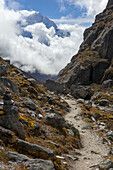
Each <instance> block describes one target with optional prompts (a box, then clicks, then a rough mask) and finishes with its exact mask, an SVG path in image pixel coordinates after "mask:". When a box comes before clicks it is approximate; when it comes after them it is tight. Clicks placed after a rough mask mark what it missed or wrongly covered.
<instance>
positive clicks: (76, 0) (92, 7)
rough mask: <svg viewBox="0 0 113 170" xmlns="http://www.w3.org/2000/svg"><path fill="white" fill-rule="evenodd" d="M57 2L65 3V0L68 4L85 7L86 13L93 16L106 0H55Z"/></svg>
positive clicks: (101, 8)
mask: <svg viewBox="0 0 113 170" xmlns="http://www.w3.org/2000/svg"><path fill="white" fill-rule="evenodd" d="M57 1H58V2H59V3H61V6H62V4H64V5H65V3H66V2H67V3H68V4H69V5H74V6H75V7H77V6H79V7H80V8H85V9H86V10H87V11H86V15H87V16H92V17H94V16H95V15H97V14H98V13H100V12H102V10H103V9H104V8H105V7H106V5H107V2H108V0H89V1H88V0H57Z"/></svg>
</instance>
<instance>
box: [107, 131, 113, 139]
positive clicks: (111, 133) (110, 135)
mask: <svg viewBox="0 0 113 170" xmlns="http://www.w3.org/2000/svg"><path fill="white" fill-rule="evenodd" d="M106 136H107V137H108V139H109V140H111V141H113V131H109V132H108V133H107V134H106Z"/></svg>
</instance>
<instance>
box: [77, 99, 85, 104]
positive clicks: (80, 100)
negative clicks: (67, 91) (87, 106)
mask: <svg viewBox="0 0 113 170" xmlns="http://www.w3.org/2000/svg"><path fill="white" fill-rule="evenodd" d="M77 102H79V103H84V102H85V101H84V99H78V100H77Z"/></svg>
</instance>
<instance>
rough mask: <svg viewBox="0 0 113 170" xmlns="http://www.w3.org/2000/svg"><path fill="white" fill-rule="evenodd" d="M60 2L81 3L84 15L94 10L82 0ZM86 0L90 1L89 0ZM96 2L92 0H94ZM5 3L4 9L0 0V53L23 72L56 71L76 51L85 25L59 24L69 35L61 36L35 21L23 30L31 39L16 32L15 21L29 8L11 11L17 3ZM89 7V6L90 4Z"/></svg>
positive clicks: (63, 65) (92, 12)
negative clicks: (28, 33) (7, 4)
mask: <svg viewBox="0 0 113 170" xmlns="http://www.w3.org/2000/svg"><path fill="white" fill-rule="evenodd" d="M63 1H68V2H69V3H70V4H73V5H79V6H81V8H83V7H84V6H85V7H86V8H87V15H93V14H94V13H95V10H94V9H92V8H89V6H88V5H86V2H87V1H86V0H81V3H80V4H79V1H78V0H76V1H75V0H62V2H63ZM90 1H91V2H92V3H93V4H94V2H93V1H92V0H90ZM98 1H99V0H96V1H95V3H97V2H98ZM101 1H102V0H101ZM9 2H10V8H7V7H6V5H5V1H4V0H0V55H1V56H3V57H5V58H9V59H10V60H11V62H12V63H14V64H16V65H17V66H18V67H20V68H22V69H24V70H25V71H31V72H34V71H36V70H38V71H39V72H40V73H43V74H51V75H54V74H57V73H58V72H59V71H60V70H61V69H62V68H63V67H65V65H66V64H67V63H68V62H69V61H70V59H71V57H72V56H73V55H74V54H75V53H77V51H78V48H79V45H80V44H81V42H82V39H83V37H82V35H83V31H84V29H85V27H83V26H80V25H79V23H78V24H74V25H70V24H60V25H59V26H58V27H59V29H63V30H66V31H69V32H70V34H71V35H70V37H65V38H61V37H58V36H57V35H55V29H54V28H53V27H51V28H49V29H47V28H46V26H45V25H44V24H43V23H36V24H33V25H29V26H26V27H25V31H30V32H31V34H32V36H33V38H32V39H30V38H26V37H23V36H22V35H20V31H21V30H20V28H19V26H18V25H17V21H18V20H20V19H21V21H22V22H23V23H25V20H24V18H23V15H24V16H25V15H26V16H28V15H30V14H31V13H33V11H31V12H29V11H14V10H13V9H11V5H12V6H15V8H16V7H17V6H18V5H19V4H16V3H14V1H9ZM12 2H13V3H12ZM102 2H103V3H101V4H103V6H104V5H105V0H103V1H102ZM63 3H64V2H63ZM63 5H65V3H64V4H63ZM96 5H97V4H95V6H96ZM90 6H91V7H93V5H92V4H91V5H90ZM64 7H65V6H64ZM62 10H63V8H62ZM98 10H100V8H98ZM62 19H65V18H62ZM45 44H48V45H45Z"/></svg>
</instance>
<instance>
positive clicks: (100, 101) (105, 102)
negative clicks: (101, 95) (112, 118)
mask: <svg viewBox="0 0 113 170" xmlns="http://www.w3.org/2000/svg"><path fill="white" fill-rule="evenodd" d="M99 105H100V106H107V105H109V101H108V100H106V99H102V100H99Z"/></svg>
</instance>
